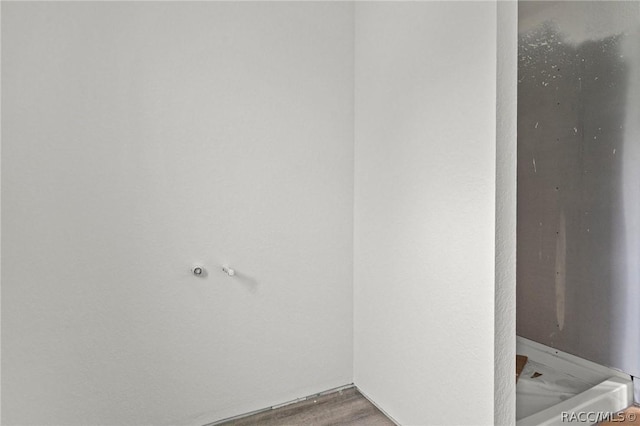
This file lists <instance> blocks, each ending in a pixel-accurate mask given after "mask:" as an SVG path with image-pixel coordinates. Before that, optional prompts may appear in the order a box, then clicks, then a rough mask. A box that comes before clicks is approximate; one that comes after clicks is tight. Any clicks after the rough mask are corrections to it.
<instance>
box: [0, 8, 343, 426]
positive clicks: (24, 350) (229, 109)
mask: <svg viewBox="0 0 640 426" xmlns="http://www.w3.org/2000/svg"><path fill="white" fill-rule="evenodd" d="M2 9H3V10H2V89H3V93H2V124H3V127H2V142H3V147H2V148H3V152H2V209H3V210H2V232H3V233H2V238H3V240H2V249H3V250H2V254H3V259H2V261H3V265H2V266H3V268H2V293H3V294H2V373H3V374H2V424H3V425H15V424H60V425H74V424H75V425H86V424H95V425H97V424H103V425H106V424H110V425H142V424H153V425H169V424H171V425H176V424H194V425H201V424H204V423H206V422H209V421H214V420H217V419H220V418H223V417H227V416H231V415H235V414H240V413H243V412H247V411H251V410H255V409H259V408H263V407H267V406H269V405H272V404H276V403H281V402H284V401H288V400H292V399H294V398H297V397H301V396H305V395H309V394H311V393H314V392H318V391H323V390H326V389H329V388H332V387H335V386H339V385H344V384H347V383H350V382H351V381H352V306H353V302H352V285H351V282H352V253H353V250H352V229H353V224H352V220H353V209H352V205H353V204H352V203H353V194H352V190H353V13H352V12H353V6H352V5H351V4H346V3H331V4H329V3H304V4H303V3H236V4H234V3H191V2H161V3H147V2H141V3H134V2H131V3H127V2H122V3H121V2H117V3H98V2H77V3H76V2H71V3H62V2H52V3H35V2H29V3H6V2H5V3H3V5H2ZM195 261H198V262H202V263H203V264H204V265H205V266H207V267H209V275H208V276H207V277H206V278H201V279H198V278H195V277H194V276H192V275H191V274H190V272H189V268H190V267H191V265H192V263H193V262H195ZM227 263H228V264H229V265H231V266H232V267H234V268H236V270H237V271H238V275H237V276H236V277H234V278H229V277H227V276H225V275H223V274H222V273H221V272H219V266H220V265H222V264H227Z"/></svg>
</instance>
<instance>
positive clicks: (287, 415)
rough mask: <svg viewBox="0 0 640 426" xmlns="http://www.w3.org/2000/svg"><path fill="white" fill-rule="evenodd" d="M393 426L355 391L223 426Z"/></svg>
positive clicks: (346, 391) (340, 392)
mask: <svg viewBox="0 0 640 426" xmlns="http://www.w3.org/2000/svg"><path fill="white" fill-rule="evenodd" d="M222 425H224V426H254V425H260V426H285V425H286V426H302V425H304V426H329V425H334V426H336V425H352V426H394V423H393V422H392V421H391V420H389V418H388V417H386V416H385V415H384V414H383V413H382V412H381V411H380V410H378V409H377V408H376V406H375V405H373V404H372V403H370V402H369V401H368V400H367V399H366V398H365V397H364V396H362V394H361V393H360V392H358V390H357V389H356V388H349V389H345V390H342V391H338V392H334V393H330V394H327V395H322V396H319V397H317V398H309V399H307V400H306V401H302V402H297V403H295V404H290V405H286V406H284V407H280V408H276V409H275V410H268V411H264V412H262V413H258V414H254V415H252V416H248V417H243V418H241V419H236V420H230V421H228V422H225V423H222V424H221V425H220V426H222Z"/></svg>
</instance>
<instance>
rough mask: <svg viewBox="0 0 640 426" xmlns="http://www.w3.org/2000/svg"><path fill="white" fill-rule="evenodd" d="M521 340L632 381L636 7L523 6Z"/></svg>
mask: <svg viewBox="0 0 640 426" xmlns="http://www.w3.org/2000/svg"><path fill="white" fill-rule="evenodd" d="M519 33H520V34H519V76H518V79H519V86H518V296H517V297H518V300H517V316H518V317H517V331H518V334H519V335H522V336H524V337H527V338H529V339H532V340H535V341H538V342H540V343H543V344H545V345H548V346H551V347H555V348H558V349H561V350H562V351H565V352H569V353H571V354H574V355H578V356H580V357H583V358H586V359H589V360H592V361H595V362H598V363H600V364H603V365H606V366H611V367H615V368H618V369H620V370H622V371H625V372H627V373H629V374H633V375H635V376H638V375H640V304H638V299H639V298H640V261H639V259H640V185H639V184H638V182H640V167H639V165H640V3H638V2H524V3H522V4H521V7H520V29H519Z"/></svg>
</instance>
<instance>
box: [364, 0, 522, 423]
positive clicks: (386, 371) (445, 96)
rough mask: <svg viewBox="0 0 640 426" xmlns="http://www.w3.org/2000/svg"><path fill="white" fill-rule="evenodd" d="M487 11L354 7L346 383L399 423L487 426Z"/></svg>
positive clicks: (490, 400) (491, 157) (490, 199)
mask: <svg viewBox="0 0 640 426" xmlns="http://www.w3.org/2000/svg"><path fill="white" fill-rule="evenodd" d="M496 13H497V11H496V4H495V2H478V3H475V2H462V3H458V2H424V3H418V2H399V3H394V2H390V3H384V2H383V3H358V4H357V6H356V47H355V52H356V80H355V81H356V126H355V131H356V136H355V159H356V163H355V239H354V247H355V257H354V266H355V282H354V285H355V292H354V294H355V296H354V297H355V345H354V355H355V362H354V365H355V370H354V374H355V376H354V381H355V383H356V385H357V386H359V387H360V389H362V391H363V392H364V393H365V394H367V395H368V396H369V397H371V398H372V399H373V400H374V401H376V402H377V403H378V404H379V405H380V406H381V407H382V408H384V409H385V411H387V413H388V414H390V415H391V416H392V417H394V418H395V419H396V420H397V421H399V422H400V423H401V424H407V425H419V424H438V425H445V424H456V425H461V424H468V425H480V424H485V425H489V424H493V423H494V387H493V384H494V377H493V374H494V358H493V353H494V347H493V341H494V261H495V257H494V249H495V232H494V229H495V225H494V222H495V200H496V199H495V179H496ZM513 143H515V141H513ZM461 404H463V405H464V409H460V406H461Z"/></svg>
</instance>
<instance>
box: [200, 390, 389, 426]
mask: <svg viewBox="0 0 640 426" xmlns="http://www.w3.org/2000/svg"><path fill="white" fill-rule="evenodd" d="M353 387H356V386H355V385H354V384H353V383H350V384H347V385H342V386H338V387H337V388H331V389H327V390H326V391H322V392H318V393H314V394H311V395H308V396H304V397H301V398H296V399H293V400H291V401H287V402H283V403H282V404H277V405H272V406H270V407H266V408H261V409H259V410H255V411H250V412H248V413H244V414H239V415H237V416H231V417H227V418H225V419H221V420H217V421H215V422H212V423H207V424H205V425H203V426H217V425H220V424H222V423H225V422H228V421H231V420H238V419H243V418H245V417H249V416H253V415H255V414H260V413H264V412H266V411H271V410H275V409H277V408H281V407H286V406H287V405H291V404H295V403H297V402H302V401H306V400H308V399H312V398H318V397H320V396H323V395H327V394H330V393H334V392H340V391H343V390H345V389H351V388H353ZM360 393H362V392H360ZM362 395H363V396H364V394H362ZM365 398H367V397H366V396H365ZM367 399H369V398H367ZM369 401H371V400H370V399H369ZM371 403H372V404H373V405H376V404H374V403H373V402H371ZM376 407H378V406H377V405H376ZM378 409H380V408H379V407H378ZM380 411H382V410H380ZM382 412H383V413H384V411H382ZM385 415H386V413H385ZM387 417H389V416H387ZM389 418H390V417H389Z"/></svg>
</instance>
